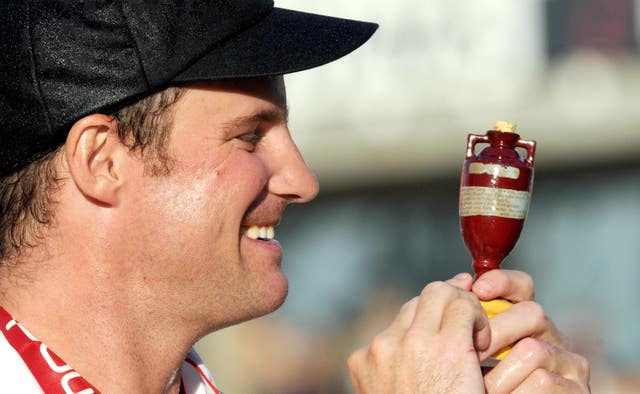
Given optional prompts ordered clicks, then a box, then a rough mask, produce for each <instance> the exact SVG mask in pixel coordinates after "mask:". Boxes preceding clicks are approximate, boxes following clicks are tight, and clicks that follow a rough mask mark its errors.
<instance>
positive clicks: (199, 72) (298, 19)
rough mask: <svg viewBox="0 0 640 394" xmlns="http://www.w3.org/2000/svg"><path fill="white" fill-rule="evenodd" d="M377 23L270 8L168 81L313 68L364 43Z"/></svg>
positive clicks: (260, 74) (255, 75) (232, 76)
mask: <svg viewBox="0 0 640 394" xmlns="http://www.w3.org/2000/svg"><path fill="white" fill-rule="evenodd" d="M377 28H378V25H377V24H375V23H369V22H360V21H354V20H349V19H341V18H334V17H328V16H323V15H316V14H310V13H305V12H299V11H293V10H287V9H282V8H274V9H273V10H272V11H271V12H270V13H269V14H268V15H267V16H266V17H265V18H264V19H262V20H261V21H260V22H258V23H257V24H255V25H253V26H251V27H250V28H248V29H246V30H243V31H241V32H240V33H238V34H237V35H235V36H233V37H232V38H230V39H229V40H227V41H226V42H224V43H222V44H221V45H218V46H216V47H215V48H213V49H212V50H211V51H209V52H207V53H206V54H205V55H204V56H203V57H201V58H200V59H198V60H197V61H196V62H195V63H193V64H192V65H191V66H189V67H188V68H187V69H185V70H184V71H182V72H181V73H180V74H178V75H177V76H176V77H175V78H174V79H173V82H196V81H205V80H216V79H229V78H245V77H259V76H270V75H282V74H288V73H292V72H296V71H301V70H306V69H309V68H313V67H317V66H320V65H323V64H326V63H329V62H331V61H333V60H336V59H339V58H341V57H342V56H344V55H346V54H348V53H350V52H351V51H353V50H355V49H356V48H358V47H359V46H360V45H362V44H364V43H365V42H366V41H367V40H368V39H369V37H371V35H373V33H374V32H375V31H376V29H377Z"/></svg>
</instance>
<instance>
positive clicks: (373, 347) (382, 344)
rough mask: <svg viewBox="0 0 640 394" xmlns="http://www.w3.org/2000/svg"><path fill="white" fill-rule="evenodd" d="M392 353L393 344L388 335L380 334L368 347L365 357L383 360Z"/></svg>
mask: <svg viewBox="0 0 640 394" xmlns="http://www.w3.org/2000/svg"><path fill="white" fill-rule="evenodd" d="M392 351H393V344H392V342H391V340H390V337H389V335H387V334H385V333H384V332H383V333H380V334H378V335H376V336H375V337H374V338H373V340H372V341H371V344H370V345H369V348H368V352H367V355H368V356H369V358H371V359H373V360H378V361H380V360H383V359H386V358H387V357H388V355H389V354H390V353H391V352H392Z"/></svg>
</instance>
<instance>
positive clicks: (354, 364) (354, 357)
mask: <svg viewBox="0 0 640 394" xmlns="http://www.w3.org/2000/svg"><path fill="white" fill-rule="evenodd" d="M365 353H366V350H365V349H364V348H360V349H358V350H356V351H354V352H353V353H351V354H350V355H349V357H348V358H347V368H349V370H350V371H356V370H357V369H358V368H359V367H360V365H361V364H362V360H363V359H364V355H365Z"/></svg>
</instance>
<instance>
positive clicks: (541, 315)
mask: <svg viewBox="0 0 640 394" xmlns="http://www.w3.org/2000/svg"><path fill="white" fill-rule="evenodd" d="M519 305H520V308H523V309H524V310H525V313H526V314H527V317H528V319H530V320H531V321H533V322H535V325H536V327H537V328H539V329H543V328H544V327H546V325H547V323H548V321H549V318H548V317H547V314H546V312H545V311H544V308H542V305H540V304H538V303H537V302H535V301H523V302H520V303H519Z"/></svg>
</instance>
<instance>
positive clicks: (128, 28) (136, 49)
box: [118, 1, 151, 89]
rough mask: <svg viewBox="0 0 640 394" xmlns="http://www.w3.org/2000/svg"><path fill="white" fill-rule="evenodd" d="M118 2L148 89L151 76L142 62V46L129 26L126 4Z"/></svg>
mask: <svg viewBox="0 0 640 394" xmlns="http://www.w3.org/2000/svg"><path fill="white" fill-rule="evenodd" d="M118 4H119V5H120V14H122V18H124V25H125V26H126V28H127V33H129V37H130V38H131V41H132V42H133V49H134V50H135V52H136V60H137V62H138V66H140V70H141V71H142V76H143V77H144V82H145V83H146V84H147V89H150V88H151V84H150V83H149V78H148V77H147V70H145V68H144V64H142V56H141V54H140V48H139V47H138V41H137V40H136V37H135V36H134V35H133V33H132V32H131V27H129V19H128V18H127V14H126V13H125V12H124V5H123V4H122V1H118Z"/></svg>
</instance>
